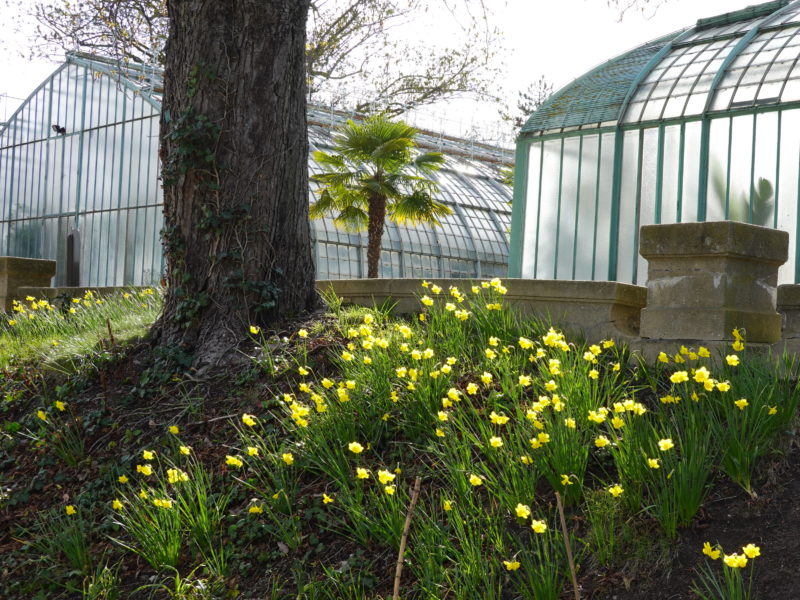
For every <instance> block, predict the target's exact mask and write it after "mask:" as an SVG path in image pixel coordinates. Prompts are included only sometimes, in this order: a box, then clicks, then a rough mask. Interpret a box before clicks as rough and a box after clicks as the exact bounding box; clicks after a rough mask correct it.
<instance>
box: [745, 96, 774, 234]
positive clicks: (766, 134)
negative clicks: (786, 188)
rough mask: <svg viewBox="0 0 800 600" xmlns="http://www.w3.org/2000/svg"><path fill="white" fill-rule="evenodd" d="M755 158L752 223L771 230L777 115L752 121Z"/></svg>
mask: <svg viewBox="0 0 800 600" xmlns="http://www.w3.org/2000/svg"><path fill="white" fill-rule="evenodd" d="M755 148H756V155H755V162H754V169H753V181H752V190H751V191H750V200H751V201H752V206H751V213H752V223H754V224H755V225H763V226H764V227H772V224H773V217H774V212H773V211H774V208H775V183H776V181H775V169H776V165H777V151H778V113H776V112H770V113H764V114H760V115H758V117H757V118H756V146H755Z"/></svg>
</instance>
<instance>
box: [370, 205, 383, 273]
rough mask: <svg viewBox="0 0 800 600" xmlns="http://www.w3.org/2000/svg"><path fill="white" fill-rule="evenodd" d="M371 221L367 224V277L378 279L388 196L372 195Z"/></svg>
mask: <svg viewBox="0 0 800 600" xmlns="http://www.w3.org/2000/svg"><path fill="white" fill-rule="evenodd" d="M368 214H369V223H368V224H367V236H368V242H367V277H369V278H370V279H377V277H378V268H379V267H380V264H381V238H383V224H384V222H385V221H386V198H385V197H384V196H372V197H371V198H370V199H369V210H368Z"/></svg>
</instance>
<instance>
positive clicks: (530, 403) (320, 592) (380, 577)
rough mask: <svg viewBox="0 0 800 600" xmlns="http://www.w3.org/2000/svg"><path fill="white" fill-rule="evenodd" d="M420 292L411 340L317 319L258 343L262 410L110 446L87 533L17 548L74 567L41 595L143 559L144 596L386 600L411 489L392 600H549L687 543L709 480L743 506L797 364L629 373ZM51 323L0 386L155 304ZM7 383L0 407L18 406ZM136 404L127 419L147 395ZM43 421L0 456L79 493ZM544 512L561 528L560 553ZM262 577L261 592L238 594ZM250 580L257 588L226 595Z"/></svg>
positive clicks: (404, 328) (129, 325)
mask: <svg viewBox="0 0 800 600" xmlns="http://www.w3.org/2000/svg"><path fill="white" fill-rule="evenodd" d="M421 294H422V302H423V306H424V309H423V311H422V312H421V313H419V314H416V315H412V316H411V318H408V319H399V318H396V317H393V316H391V314H390V312H389V310H388V308H387V307H384V308H382V309H376V310H367V309H359V308H356V309H351V308H343V307H342V306H341V304H340V303H338V302H333V304H332V310H333V314H332V315H331V316H330V317H329V318H328V319H329V320H328V322H327V324H320V323H316V324H313V326H309V329H310V330H311V331H312V333H311V334H310V335H308V337H305V333H306V332H305V330H303V332H302V334H301V333H300V332H288V333H289V335H287V336H286V337H285V341H281V339H280V338H278V339H270V340H267V339H263V338H262V336H261V335H260V334H256V335H255V336H253V342H254V346H255V348H256V350H254V354H253V357H252V358H253V362H252V369H251V372H250V374H249V375H248V377H251V378H252V379H253V380H254V381H258V382H261V384H263V385H262V386H261V387H255V388H253V389H255V390H257V391H256V392H255V393H254V397H255V398H257V403H253V402H252V400H251V401H249V405H246V406H243V407H242V408H239V407H238V406H234V405H235V403H236V400H235V399H234V400H230V401H229V402H228V404H229V405H230V406H226V407H225V409H226V410H225V412H226V413H227V414H228V417H227V419H218V418H214V419H209V420H208V422H207V423H205V424H203V421H202V419H203V417H204V415H203V414H202V413H195V412H192V411H182V412H181V413H180V415H179V416H180V418H182V419H186V420H187V423H186V427H187V428H192V427H193V428H194V429H195V430H196V434H192V435H191V436H190V437H186V436H185V435H184V434H183V433H181V434H179V433H178V429H177V428H175V429H174V430H171V431H169V432H168V431H167V427H166V424H161V423H157V422H155V421H152V420H151V422H150V424H148V426H147V427H150V428H151V429H152V428H155V429H154V430H153V432H152V433H150V434H147V433H146V432H142V430H141V428H139V429H133V428H131V429H129V430H128V431H130V434H127V433H126V435H125V436H118V437H119V441H117V440H114V441H112V442H108V441H107V440H106V446H105V447H106V449H107V451H108V452H107V455H106V460H107V462H108V463H109V464H108V465H106V466H105V467H103V468H100V469H98V470H96V471H95V475H96V484H90V482H87V483H86V484H85V485H83V486H82V487H81V488H80V490H79V491H78V493H79V494H80V496H79V498H78V499H72V500H71V502H72V503H74V504H79V505H80V507H81V508H80V511H81V513H80V515H78V516H77V517H76V516H72V515H65V514H62V512H63V511H64V508H63V506H62V505H63V502H61V501H59V500H58V498H57V497H52V498H50V500H51V501H50V505H52V506H53V508H51V509H49V510H50V511H51V512H46V513H42V514H47V515H51V516H52V515H57V516H58V519H60V520H62V521H63V520H66V523H67V525H69V524H70V523H73V524H75V523H78V522H79V521H78V520H77V519H78V518H80V524H81V527H80V528H76V527H67V526H65V527H64V530H65V531H72V532H73V533H75V535H70V536H68V537H62V538H56V537H54V536H50V537H53V540H52V542H51V543H49V544H45V543H44V542H43V541H42V536H40V537H39V538H38V539H39V540H40V541H39V543H38V545H37V544H33V545H32V551H33V552H34V553H38V556H39V558H40V559H42V558H44V559H46V558H47V557H48V556H50V557H51V558H57V556H60V557H61V558H60V559H59V560H60V561H61V562H62V563H63V562H64V559H65V558H66V559H67V560H66V562H67V563H68V564H67V566H65V567H64V568H63V569H60V570H59V569H56V568H55V567H54V568H53V569H52V570H51V572H49V574H48V578H49V581H50V582H51V583H52V582H53V581H56V582H60V583H57V585H56V587H57V588H58V586H59V585H60V586H61V588H59V589H76V587H78V586H76V584H75V577H76V576H77V574H76V573H75V572H74V571H76V570H77V571H79V572H80V577H83V578H84V584H83V586H82V588H83V589H86V590H91V592H88V591H87V592H86V594H85V597H109V598H111V597H115V594H117V593H118V591H119V589H120V586H123V585H124V584H123V583H122V580H123V579H124V576H123V575H122V573H124V572H125V569H123V566H124V565H127V564H130V561H131V557H132V556H138V557H140V558H141V559H143V561H144V562H145V563H147V564H148V565H149V568H150V572H151V577H153V578H155V583H152V581H151V583H149V584H147V585H148V586H149V587H148V588H147V593H148V594H149V593H152V594H155V595H156V596H158V597H170V598H195V597H209V598H210V597H217V596H219V595H224V594H225V593H228V594H234V593H238V592H242V593H244V594H245V595H252V594H254V593H257V592H258V593H262V595H264V596H265V597H271V598H286V599H288V598H350V597H352V598H359V599H366V598H388V597H389V595H390V592H389V590H390V588H391V584H392V583H393V581H392V575H393V565H394V562H395V560H396V553H397V550H398V548H399V546H400V539H401V537H402V532H403V524H404V521H405V517H406V512H407V507H408V504H409V497H410V489H411V484H412V482H413V481H414V479H415V477H417V476H419V477H421V478H422V481H423V485H422V492H421V495H420V501H419V505H418V507H417V510H416V513H415V515H414V518H413V521H412V526H411V530H410V537H409V543H408V547H407V550H406V557H405V569H404V573H403V597H404V598H409V599H420V600H422V599H425V600H428V599H433V598H471V597H477V596H476V593H477V592H476V590H480V597H481V598H496V599H498V600H500V599H501V598H515V599H516V598H519V599H523V600H534V599H536V600H541V599H549V598H552V599H554V600H555V599H557V598H559V597H560V596H561V594H562V593H564V592H565V591H567V590H569V589H570V588H571V580H570V565H569V564H568V562H567V558H566V547H565V544H569V546H570V547H571V549H572V551H573V553H574V554H576V562H577V568H578V571H579V573H578V574H579V576H585V575H586V574H587V573H598V572H600V570H602V569H610V568H613V567H614V566H619V565H621V564H623V563H624V562H625V554H626V553H631V552H632V548H633V547H634V546H637V545H638V546H637V547H636V550H635V552H636V553H638V554H642V553H646V550H642V549H641V548H640V547H639V546H641V544H642V540H643V539H646V537H647V536H645V535H642V534H640V533H637V528H641V529H642V530H647V531H651V530H652V527H651V523H657V524H658V527H659V529H660V534H661V536H662V539H660V540H654V541H652V543H653V547H661V546H662V545H663V544H664V543H665V542H664V540H674V539H675V538H676V537H677V536H678V535H679V533H680V531H681V530H682V529H683V528H685V527H687V526H689V525H691V523H692V522H693V520H694V518H695V516H696V514H697V513H698V511H699V510H700V509H701V507H702V506H703V503H704V501H705V499H706V497H707V494H708V492H709V490H710V488H711V485H712V484H713V482H714V481H715V480H720V479H723V478H727V479H729V480H730V481H732V482H734V483H735V484H737V485H740V486H741V487H742V488H743V489H745V490H747V491H748V492H750V493H752V490H753V481H754V478H757V475H758V470H759V465H760V464H761V463H760V461H761V460H763V458H764V457H765V456H767V455H768V454H769V453H770V452H774V451H775V450H776V449H777V448H778V445H777V440H778V439H779V436H780V433H781V432H783V431H786V430H787V429H789V428H791V426H792V424H793V422H794V419H795V415H796V412H797V403H798V401H799V400H800V392H798V390H797V388H796V387H794V386H793V385H792V383H791V381H790V379H789V377H790V376H793V374H794V365H793V364H792V363H791V362H785V364H783V365H776V364H775V363H774V362H770V360H761V359H759V358H757V357H750V356H748V354H747V350H746V349H745V348H744V345H743V344H744V342H737V346H738V348H739V350H737V351H735V352H736V355H735V356H736V357H735V359H731V358H721V359H720V360H719V361H715V360H713V359H712V357H711V356H710V354H709V352H708V351H706V350H705V349H703V348H697V349H688V348H684V349H682V350H681V351H679V352H678V353H676V354H674V355H666V354H664V355H663V356H662V360H660V361H659V362H657V363H656V364H655V365H646V364H639V365H637V366H636V367H635V368H634V367H631V366H629V365H630V364H631V361H630V357H629V355H628V352H627V350H626V349H625V348H620V347H619V346H618V345H617V344H615V343H614V341H613V340H595V341H593V342H594V343H580V342H575V341H574V340H570V339H568V338H566V337H565V336H564V335H563V333H561V332H560V331H559V330H558V329H556V328H555V327H551V326H550V325H549V324H545V323H543V322H541V321H538V320H536V319H532V318H523V317H521V316H520V315H518V314H517V313H515V312H514V311H513V310H511V309H509V308H508V307H507V306H506V305H505V303H504V294H505V288H504V287H503V285H502V282H500V281H498V280H494V281H492V282H491V283H490V282H484V283H483V284H476V285H474V286H469V287H468V288H467V289H465V290H459V289H455V288H452V289H450V290H442V289H439V288H437V287H436V286H428V287H426V288H425V289H423V290H421ZM34 306H35V307H36V308H35V309H34V308H33V307H34ZM65 307H67V308H66V310H64V309H59V308H57V307H55V306H52V305H50V304H49V303H45V304H42V303H41V302H39V301H36V300H33V301H31V300H29V301H28V302H27V303H26V304H25V305H24V306H21V307H20V309H19V310H18V311H17V314H16V316H15V318H14V319H10V320H11V321H16V323H14V324H13V325H11V324H8V323H7V324H6V325H4V326H2V327H0V349H2V350H0V365H3V364H5V365H10V364H12V363H13V364H15V365H19V364H23V363H24V362H25V361H42V360H44V361H45V362H47V363H48V364H59V365H64V364H69V365H73V366H75V368H76V369H77V368H78V366H77V365H79V364H81V363H82V362H84V361H85V360H86V358H85V357H86V356H89V357H91V355H92V353H93V352H97V348H98V341H97V340H98V338H100V337H102V336H103V335H104V334H105V335H106V336H107V335H108V329H109V323H110V327H111V331H112V332H114V335H115V336H117V340H118V341H119V340H121V339H123V338H124V337H125V336H126V335H136V334H139V333H141V332H143V331H144V329H145V328H146V326H147V324H148V323H149V322H151V321H152V320H153V319H154V318H155V316H156V314H157V312H158V308H159V296H158V292H155V291H153V292H152V293H148V292H140V293H136V294H133V293H128V294H127V295H122V294H120V295H118V296H113V297H109V298H107V299H104V300H102V301H101V302H100V303H97V299H95V298H93V297H89V296H87V297H86V298H81V299H77V302H74V301H72V300H70V301H69V302H67V303H66V304H65ZM69 308H73V309H74V311H75V312H70V311H69ZM29 315H33V318H30V317H29ZM125 332H127V333H125ZM54 342H55V343H54ZM323 342H324V343H323ZM590 342H592V341H590ZM103 344H105V342H104V343H103ZM101 345H102V344H101ZM320 347H323V348H327V349H323V350H322V351H320V350H319V348H320ZM261 348H269V354H268V355H267V354H264V353H265V352H266V350H260V349H261ZM733 353H734V351H733V350H731V354H729V355H727V356H728V357H730V356H732V355H733ZM77 357H80V358H77ZM720 365H722V366H720ZM8 372H9V373H11V371H8ZM12 379H13V378H11V377H9V379H8V381H7V383H5V384H3V383H2V382H0V385H6V386H7V390H11V389H12V387H13V386H12V383H13V382H12ZM245 379H247V378H246V377H242V378H241V380H242V381H243V380H245ZM261 384H259V385H261ZM159 385H163V382H159ZM13 389H15V390H16V389H17V388H13ZM7 393H11V392H7ZM14 393H16V392H14ZM227 395H228V396H230V397H233V398H235V397H236V394H235V390H230V391H229V392H228V394H227ZM12 396H13V397H14V398H16V396H14V394H12ZM54 397H55V396H54ZM247 397H248V398H252V397H253V392H252V390H251V391H250V392H248V394H247ZM14 398H12V400H13V399H14ZM132 398H133V400H130V402H131V403H133V402H134V400H135V402H143V401H144V400H143V399H146V398H147V389H146V388H142V387H141V385H140V386H139V387H138V388H137V389H136V393H135V395H132ZM741 400H746V402H744V403H743V402H741ZM15 401H17V400H15ZM37 401H38V405H37V404H35V403H34V404H32V405H31V410H30V411H29V413H28V414H27V415H26V416H25V417H24V419H22V421H23V425H22V426H21V427H20V430H19V432H16V433H14V434H13V435H9V436H8V439H9V440H10V441H8V442H7V444H8V446H9V448H12V449H13V448H14V446H15V445H18V446H19V448H20V449H21V448H23V447H25V448H29V447H36V446H35V445H36V444H38V448H40V452H39V455H40V464H42V465H45V466H46V465H52V466H58V467H59V468H65V469H71V471H70V472H80V470H81V469H84V468H85V465H86V464H87V461H89V460H90V459H91V460H94V459H92V452H93V449H96V448H97V447H98V445H97V443H96V442H94V441H92V443H91V444H90V443H89V442H88V441H84V440H83V439H82V438H81V437H80V436H81V435H85V436H87V437H89V436H90V435H91V434H90V433H89V431H90V428H89V427H88V425H87V424H86V423H85V422H84V421H85V419H84V418H83V417H82V416H81V415H78V414H77V413H73V412H72V411H73V409H74V410H76V411H77V410H78V409H77V405H78V404H79V402H78V400H77V399H76V400H74V401H70V402H68V403H64V402H63V401H62V400H53V399H50V400H49V403H47V404H45V403H43V401H42V399H41V398H39V399H38V400H37ZM19 402H21V400H19ZM59 403H61V406H59ZM6 404H7V405H11V404H13V402H11V401H7V403H6ZM131 405H132V406H135V404H131ZM157 406H158V405H155V404H154V408H155V407H157ZM134 412H135V411H134ZM225 420H227V421H228V423H225ZM212 422H213V423H214V427H215V428H216V427H217V424H219V425H222V424H224V428H222V429H220V430H218V429H213V428H210V427H211V423H212ZM117 426H119V425H118V424H117V425H114V424H109V425H108V427H111V428H112V431H113V427H117ZM183 429H184V423H183V422H182V423H181V431H183ZM137 431H138V433H137ZM156 431H161V432H162V433H155V432H156ZM212 431H213V435H211V433H210V432H212ZM12 433H13V432H12ZM23 434H26V435H27V437H24V436H23ZM76 436H77V437H76ZM143 438H147V442H146V443H145V442H139V441H137V440H140V439H143ZM92 440H94V438H92ZM150 453H152V454H150ZM555 492H559V493H560V494H561V496H562V497H563V498H564V501H565V504H566V506H567V510H568V516H569V523H570V534H569V537H568V539H566V540H565V539H564V537H563V536H562V534H561V530H560V524H559V521H558V516H557V512H556V509H555V502H554V496H555ZM86 511H92V518H91V519H87V518H85V517H84V516H81V515H84V514H85V513H86ZM42 518H44V517H42ZM53 518H55V517H53ZM69 519H73V520H72V521H69ZM51 520H52V519H51ZM49 522H50V520H47V521H45V520H40V521H39V529H40V530H42V531H45V530H46V528H47V527H48V526H47V525H46V523H49ZM90 525H91V526H92V527H94V530H93V532H92V535H91V536H90V535H89V532H86V531H84V529H85V528H86V527H89V526H90ZM76 532H80V536H79V535H77V533H76ZM45 537H46V536H45ZM89 537H91V538H92V539H105V540H108V539H111V540H113V541H114V542H115V545H114V546H111V547H110V548H103V550H104V551H108V552H112V554H113V556H115V557H116V561H117V562H116V563H115V564H109V563H108V561H107V560H106V555H105V554H101V555H97V556H94V557H93V556H92V555H93V554H96V553H97V552H99V549H96V548H93V547H92V546H91V545H89V544H88V542H86V541H85V540H86V539H88V538H89ZM69 566H71V570H70V569H69V568H68V567H69ZM751 566H752V563H751ZM726 568H727V567H726ZM264 569H267V570H269V572H270V577H269V581H266V580H260V579H258V578H254V577H252V575H251V574H252V573H253V572H255V571H259V572H263V570H264ZM724 574H725V578H724V579H721V580H720V579H713V577H715V575H714V572H713V571H710V570H707V571H705V572H704V575H703V577H705V579H703V580H702V581H701V582H700V583H698V584H697V589H701V588H702V589H703V590H707V592H704V593H707V594H709V597H712V596H713V593H712V592H713V590H715V589H717V588H719V587H720V586H728V587H730V586H736V585H739V583H737V582H738V580H737V579H736V578H735V577H736V576H737V573H736V572H733V571H731V573H728V571H724ZM248 577H249V579H248ZM731 577H733V579H731ZM244 580H246V581H249V582H251V583H250V585H251V586H259V585H266V586H268V587H265V588H263V589H261V588H257V587H256V588H252V587H251V588H243V589H238V586H240V585H242V583H241V582H242V581H244ZM20 585H22V584H20ZM40 585H41V586H45V584H44V583H41V584H40ZM226 587H227V588H228V589H227V590H226ZM20 589H21V588H20ZM737 589H739V588H737ZM237 590H238V592H237ZM748 590H749V588H748ZM0 591H2V588H0ZM140 592H141V593H145V591H144V588H141V587H140ZM714 593H716V592H714ZM747 593H748V594H749V591H748V592H747ZM103 594H104V595H105V596H104V595H103ZM134 594H135V592H134ZM123 596H124V594H123ZM742 597H744V596H742Z"/></svg>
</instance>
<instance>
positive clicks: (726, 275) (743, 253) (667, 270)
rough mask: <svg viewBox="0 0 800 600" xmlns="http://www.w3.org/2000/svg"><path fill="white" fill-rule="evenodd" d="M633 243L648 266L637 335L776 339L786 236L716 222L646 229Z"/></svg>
mask: <svg viewBox="0 0 800 600" xmlns="http://www.w3.org/2000/svg"><path fill="white" fill-rule="evenodd" d="M639 239H640V242H639V253H640V254H641V255H642V256H643V257H644V258H646V259H647V261H648V264H649V267H648V282H647V307H646V308H645V309H643V310H642V317H641V330H640V331H641V337H643V338H653V339H663V340H684V339H686V340H709V341H710V340H728V339H732V335H731V331H732V330H733V329H734V328H735V327H739V328H743V329H744V330H745V331H746V333H747V341H748V342H766V343H770V342H776V341H778V340H780V339H781V317H780V315H779V314H778V313H777V311H776V295H777V285H778V267H779V266H780V265H782V264H783V263H784V262H786V259H787V256H788V248H789V234H788V233H786V232H785V231H779V230H776V229H769V228H766V227H758V226H756V225H748V224H746V223H737V222H734V221H718V222H708V223H677V224H672V225H646V226H644V227H642V229H641V234H640V236H639Z"/></svg>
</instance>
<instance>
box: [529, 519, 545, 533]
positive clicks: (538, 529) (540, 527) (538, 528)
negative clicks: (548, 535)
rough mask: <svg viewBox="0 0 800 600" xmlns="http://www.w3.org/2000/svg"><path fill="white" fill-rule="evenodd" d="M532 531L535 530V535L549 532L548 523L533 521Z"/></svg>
mask: <svg viewBox="0 0 800 600" xmlns="http://www.w3.org/2000/svg"><path fill="white" fill-rule="evenodd" d="M531 529H533V532H534V533H544V532H545V531H547V523H545V522H544V521H539V520H537V519H533V520H532V521H531Z"/></svg>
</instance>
